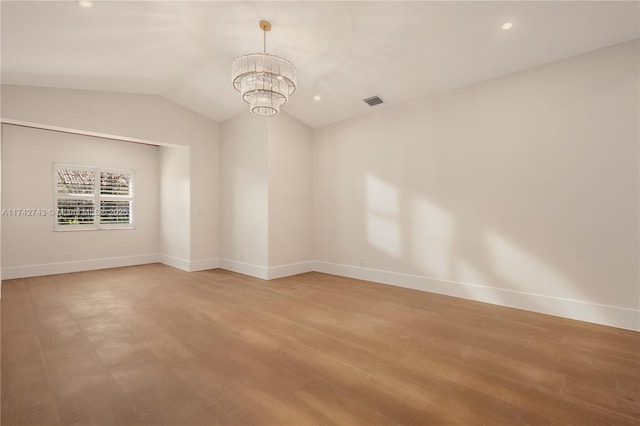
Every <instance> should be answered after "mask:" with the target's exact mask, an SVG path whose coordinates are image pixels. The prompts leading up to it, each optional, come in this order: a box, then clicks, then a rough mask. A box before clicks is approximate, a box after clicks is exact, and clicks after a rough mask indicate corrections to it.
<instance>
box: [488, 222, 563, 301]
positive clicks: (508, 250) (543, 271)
mask: <svg viewBox="0 0 640 426" xmlns="http://www.w3.org/2000/svg"><path fill="white" fill-rule="evenodd" d="M487 247H488V248H489V253H491V256H492V259H493V267H494V270H495V274H496V275H497V276H498V277H499V278H501V279H503V280H505V281H506V282H508V283H509V284H511V285H513V286H514V287H515V288H514V289H516V290H517V289H528V290H534V289H535V290H536V291H537V292H538V293H541V294H558V291H557V290H558V289H565V288H567V287H568V286H569V284H568V283H567V281H566V280H565V279H564V278H563V277H561V276H560V275H559V274H558V273H556V272H555V271H553V270H552V269H551V268H549V267H548V266H547V265H545V264H544V263H543V262H541V261H539V260H537V259H535V258H534V257H533V256H532V255H530V254H529V253H526V252H525V251H524V250H522V249H520V248H518V247H517V246H516V245H515V244H513V243H512V242H510V241H508V240H507V239H505V238H503V237H501V236H500V235H498V234H496V233H495V232H488V233H487Z"/></svg>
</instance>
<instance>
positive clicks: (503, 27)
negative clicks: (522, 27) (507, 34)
mask: <svg viewBox="0 0 640 426" xmlns="http://www.w3.org/2000/svg"><path fill="white" fill-rule="evenodd" d="M511 27H513V24H512V23H511V22H505V23H504V24H502V29H503V30H505V31H506V30H510V29H511Z"/></svg>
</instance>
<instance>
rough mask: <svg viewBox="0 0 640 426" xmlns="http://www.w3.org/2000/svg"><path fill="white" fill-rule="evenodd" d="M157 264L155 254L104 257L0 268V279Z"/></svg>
mask: <svg viewBox="0 0 640 426" xmlns="http://www.w3.org/2000/svg"><path fill="white" fill-rule="evenodd" d="M155 262H158V255H157V254H145V255H137V256H122V257H106V258H102V259H89V260H76V261H69V262H56V263H44V264H39V265H26V266H13V267H11V266H10V267H5V268H2V279H3V280H10V279H13V278H27V277H38V276H42V275H54V274H66V273H69V272H81V271H92V270H95V269H107V268H119V267H122V266H133V265H143V264H146V263H155Z"/></svg>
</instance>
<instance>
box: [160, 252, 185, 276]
mask: <svg viewBox="0 0 640 426" xmlns="http://www.w3.org/2000/svg"><path fill="white" fill-rule="evenodd" d="M158 262H160V263H163V264H165V265H167V266H173V267H174V268H178V269H181V270H183V271H186V272H189V268H190V267H191V264H190V262H189V261H188V260H187V259H181V258H179V257H175V256H169V255H168V254H161V255H158Z"/></svg>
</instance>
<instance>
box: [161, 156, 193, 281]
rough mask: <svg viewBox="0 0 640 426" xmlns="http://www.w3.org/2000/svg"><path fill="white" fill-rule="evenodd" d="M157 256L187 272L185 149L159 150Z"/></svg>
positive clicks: (188, 202)
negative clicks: (158, 234)
mask: <svg viewBox="0 0 640 426" xmlns="http://www.w3.org/2000/svg"><path fill="white" fill-rule="evenodd" d="M159 170H160V181H159V183H160V185H159V187H160V209H159V212H160V248H161V250H160V253H162V254H163V256H164V257H163V261H164V263H167V264H169V265H172V266H175V267H178V268H181V269H184V270H189V259H190V248H191V244H190V243H191V239H190V235H191V233H190V222H191V221H190V211H191V209H190V204H191V203H190V201H191V200H190V198H191V197H190V195H191V191H190V186H191V185H190V184H191V182H190V178H189V148H185V147H167V146H161V147H159Z"/></svg>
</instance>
